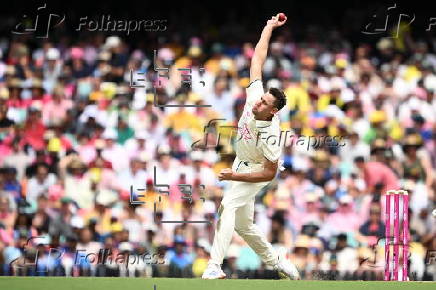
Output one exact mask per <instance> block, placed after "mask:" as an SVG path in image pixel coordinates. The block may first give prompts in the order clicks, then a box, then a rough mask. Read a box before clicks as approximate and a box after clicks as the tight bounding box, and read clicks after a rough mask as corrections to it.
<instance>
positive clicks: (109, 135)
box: [103, 128, 118, 140]
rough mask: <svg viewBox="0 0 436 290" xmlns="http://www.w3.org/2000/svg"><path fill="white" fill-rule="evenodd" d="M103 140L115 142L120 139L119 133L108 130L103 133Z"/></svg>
mask: <svg viewBox="0 0 436 290" xmlns="http://www.w3.org/2000/svg"><path fill="white" fill-rule="evenodd" d="M103 138H104V139H112V140H115V139H117V138H118V134H117V131H115V129H113V128H109V129H106V130H105V131H104V132H103Z"/></svg>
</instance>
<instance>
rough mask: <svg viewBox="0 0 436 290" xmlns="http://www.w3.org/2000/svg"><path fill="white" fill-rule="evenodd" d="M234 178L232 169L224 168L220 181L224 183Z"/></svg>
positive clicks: (219, 176) (219, 175) (220, 174)
mask: <svg viewBox="0 0 436 290" xmlns="http://www.w3.org/2000/svg"><path fill="white" fill-rule="evenodd" d="M232 177H233V171H232V169H231V168H224V169H222V170H221V172H220V173H219V174H218V179H219V180H220V181H222V180H232Z"/></svg>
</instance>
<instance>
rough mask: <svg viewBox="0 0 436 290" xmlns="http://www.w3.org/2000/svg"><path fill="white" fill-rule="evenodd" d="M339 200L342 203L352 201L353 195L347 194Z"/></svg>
mask: <svg viewBox="0 0 436 290" xmlns="http://www.w3.org/2000/svg"><path fill="white" fill-rule="evenodd" d="M339 202H340V203H352V202H353V198H352V197H351V195H348V194H345V195H343V196H341V197H340V198H339Z"/></svg>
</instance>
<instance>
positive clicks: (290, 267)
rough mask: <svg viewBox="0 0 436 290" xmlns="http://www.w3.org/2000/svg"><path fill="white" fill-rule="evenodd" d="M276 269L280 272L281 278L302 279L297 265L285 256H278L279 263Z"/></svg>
mask: <svg viewBox="0 0 436 290" xmlns="http://www.w3.org/2000/svg"><path fill="white" fill-rule="evenodd" d="M274 269H275V270H277V271H278V272H279V277H280V279H291V280H300V279H301V277H300V273H299V272H298V269H297V267H295V265H294V264H292V263H291V262H290V261H289V260H288V259H286V257H285V256H283V257H280V255H279V256H278V259H277V264H276V266H274Z"/></svg>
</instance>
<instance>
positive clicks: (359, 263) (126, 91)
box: [0, 29, 436, 280]
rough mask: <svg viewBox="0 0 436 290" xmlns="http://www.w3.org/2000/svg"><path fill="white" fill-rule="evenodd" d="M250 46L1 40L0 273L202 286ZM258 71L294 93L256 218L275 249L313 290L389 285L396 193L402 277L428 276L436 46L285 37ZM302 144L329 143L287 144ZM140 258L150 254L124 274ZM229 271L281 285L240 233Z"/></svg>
mask: <svg viewBox="0 0 436 290" xmlns="http://www.w3.org/2000/svg"><path fill="white" fill-rule="evenodd" d="M254 45H255V43H248V42H247V43H239V44H235V43H233V44H231V45H228V44H226V43H225V42H222V43H219V42H216V43H213V44H212V45H205V43H204V40H203V39H202V38H201V37H192V38H191V39H189V41H187V42H183V43H182V42H181V41H176V40H174V41H168V42H166V43H161V44H159V46H157V47H156V57H154V54H153V51H145V50H141V49H136V48H134V47H133V46H130V45H129V44H128V43H126V42H125V41H124V40H123V39H122V38H120V37H118V36H108V37H104V36H102V35H97V34H96V36H95V37H94V38H92V40H91V41H81V42H78V43H73V44H70V45H66V44H65V43H56V42H50V41H48V40H44V41H41V43H40V45H38V46H36V47H35V46H33V45H32V46H31V45H29V44H28V42H27V41H26V39H25V38H24V39H22V38H17V39H9V40H3V41H2V45H1V46H0V47H2V49H1V50H0V152H1V153H0V167H1V169H0V265H1V269H0V275H72V276H79V275H96V276H147V277H150V276H161V277H162V276H170V277H200V276H201V274H202V272H203V270H204V269H205V267H206V264H207V261H208V258H209V252H210V248H211V244H212V241H213V236H214V227H215V223H216V221H217V209H218V207H219V204H220V201H221V198H222V196H223V194H224V192H225V191H226V189H227V188H228V186H229V183H228V182H220V181H218V179H217V178H216V174H217V173H218V172H219V171H220V170H221V169H223V168H226V167H231V163H232V161H233V158H234V151H233V149H232V144H234V142H237V140H236V134H235V131H234V129H235V126H236V125H237V120H238V118H239V116H240V114H241V112H242V110H243V106H244V103H245V87H246V86H247V85H248V84H249V68H250V59H251V57H252V55H253V51H254ZM165 68H168V70H164V69H165ZM181 68H185V69H190V70H180V69H181ZM159 74H160V75H159ZM263 76H264V78H263V81H264V87H265V89H267V88H269V87H277V88H280V89H282V90H284V92H285V94H286V96H287V105H286V106H285V108H283V110H282V111H281V112H280V115H281V120H282V130H283V131H285V132H289V134H288V136H291V137H289V138H285V139H286V140H285V142H281V143H280V146H283V161H284V163H283V166H284V168H285V169H284V170H283V171H279V172H278V173H277V178H276V179H275V180H274V181H273V182H272V183H271V184H270V185H269V186H267V187H266V188H264V190H263V191H262V192H261V194H259V195H258V196H257V198H256V206H255V220H256V224H258V225H259V226H260V227H261V229H262V230H263V231H264V233H265V234H266V235H267V237H268V240H269V241H270V242H271V243H272V244H273V246H274V247H275V248H276V249H277V251H279V252H284V253H285V254H286V255H287V257H288V258H289V259H291V260H292V261H293V262H294V263H295V264H296V265H297V267H298V268H299V269H300V270H301V271H302V274H303V277H304V278H305V279H373V280H374V279H379V280H380V279H383V270H384V263H385V261H384V243H385V240H384V236H385V217H384V208H385V207H384V197H383V195H384V193H385V192H386V191H387V190H392V189H405V190H407V191H408V192H409V196H410V203H409V205H410V208H409V213H410V219H409V220H410V244H409V249H410V257H409V264H410V276H411V279H416V280H435V278H436V264H435V263H434V258H433V259H431V257H433V256H434V253H435V252H434V251H436V223H435V221H436V220H435V217H434V216H433V215H432V210H433V209H434V207H435V192H436V191H435V190H436V183H435V178H434V175H435V168H436V148H435V142H436V98H435V90H436V55H435V47H434V46H432V45H431V44H430V43H426V42H420V41H417V40H414V39H412V38H411V37H410V35H409V37H404V38H401V39H393V38H381V39H380V40H379V41H378V43H377V45H375V46H371V45H365V44H362V45H357V46H352V45H350V43H348V42H347V41H346V40H345V39H343V38H342V37H341V36H340V35H338V34H335V33H332V34H331V37H330V41H327V42H319V41H316V40H314V39H308V40H307V41H304V42H298V43H296V42H293V41H292V39H291V38H290V37H289V34H288V33H287V30H286V29H283V30H281V31H278V32H277V34H276V35H274V39H273V41H272V43H271V45H270V51H269V54H268V58H267V60H266V63H265V66H264V70H263ZM141 79H143V80H141ZM168 105H169V106H168ZM174 105H178V106H174ZM186 105H189V106H186ZM192 105H197V106H196V107H193V106H192ZM205 105H210V106H205ZM214 119H219V120H215V121H213V122H211V120H214ZM309 136H315V137H317V138H321V137H324V138H325V137H326V136H331V137H337V138H336V139H334V141H332V142H324V143H323V144H314V143H310V142H309V141H307V142H303V143H304V144H301V143H299V142H292V141H293V140H295V138H297V139H301V138H302V139H303V140H304V138H308V137H309ZM218 137H219V138H218ZM335 140H336V141H335ZM337 140H340V142H337ZM180 185H183V186H180ZM187 185H189V186H187ZM187 188H188V190H187ZM132 201H133V202H132ZM139 202H142V204H139ZM162 221H164V222H162ZM165 221H185V222H186V221H201V222H200V223H171V222H167V223H165ZM50 249H52V250H51V251H50ZM53 249H56V250H53ZM103 249H107V250H109V252H110V256H111V257H112V258H113V260H111V259H109V260H107V259H101V257H100V258H97V257H98V255H99V253H101V251H103ZM432 251H433V252H432ZM144 253H147V254H149V255H150V256H151V257H157V259H154V258H153V259H154V260H153V259H151V260H144V259H142V260H141V261H139V262H138V261H136V262H134V263H130V260H129V259H128V258H127V262H126V257H129V255H130V257H133V256H135V255H136V256H138V255H143V254H144ZM136 256H135V257H136ZM150 256H149V257H150ZM35 257H38V259H37V262H38V263H35V261H36V260H35ZM116 257H118V258H120V259H118V260H117V259H115V258H116ZM400 258H401V259H402V257H400ZM137 260H139V259H137ZM35 264H36V265H35ZM126 264H128V267H127V266H126ZM223 269H224V271H225V272H226V273H227V275H228V277H232V278H238V277H239V278H247V277H251V278H277V275H276V273H274V271H272V269H268V268H267V267H266V266H265V265H264V264H263V263H262V261H260V260H259V257H258V256H257V255H256V254H255V253H254V252H253V251H252V250H251V249H250V248H249V247H248V246H247V244H246V243H245V242H244V241H243V240H242V239H241V238H240V237H238V236H237V234H236V233H235V236H234V239H233V241H232V244H231V246H230V248H229V251H228V256H227V258H226V259H225V263H224V266H223Z"/></svg>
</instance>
